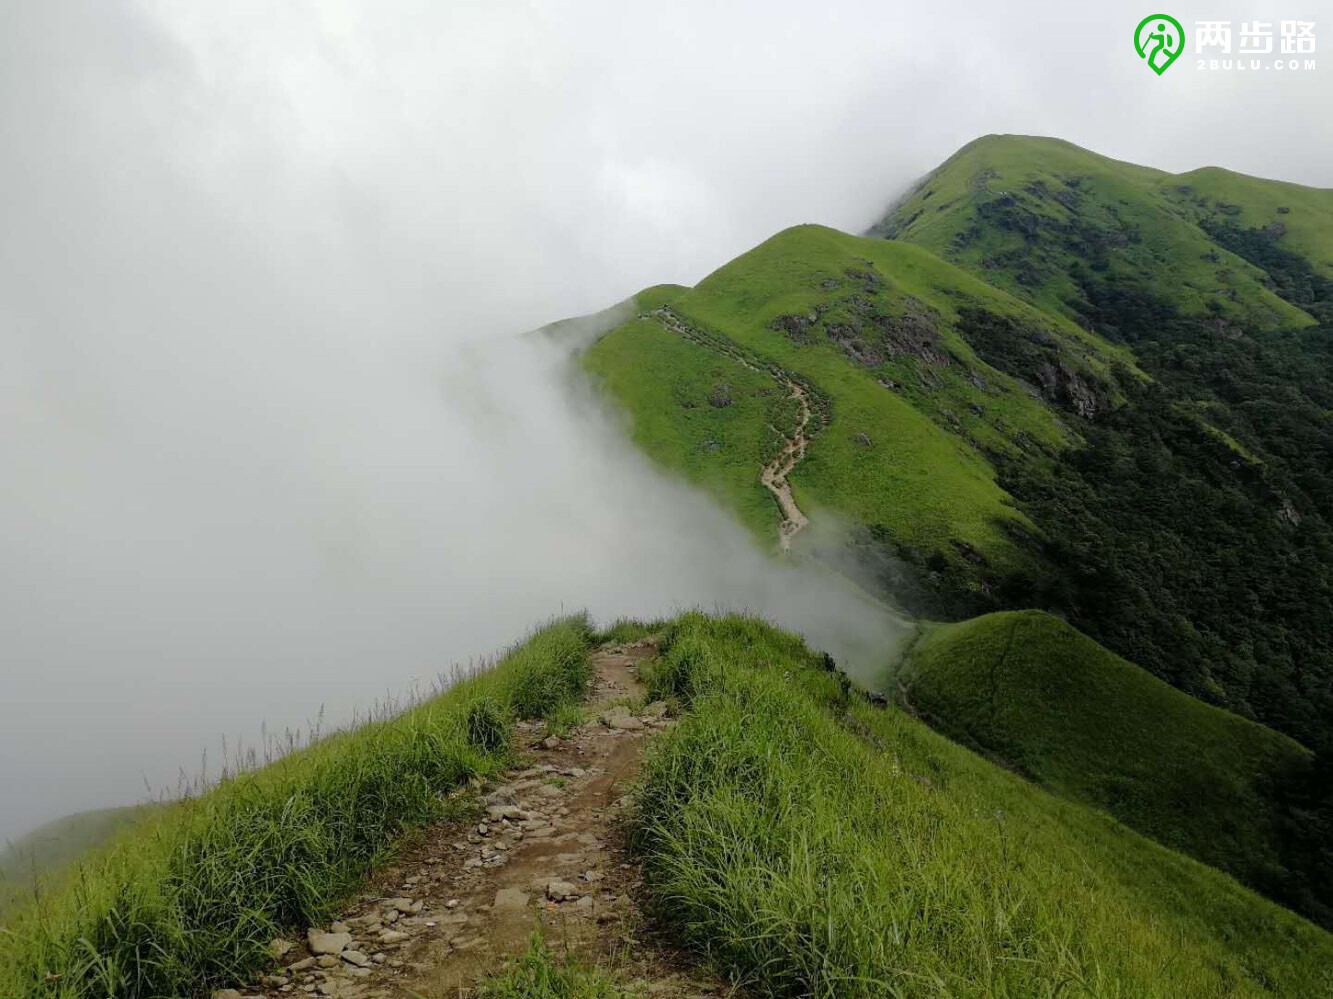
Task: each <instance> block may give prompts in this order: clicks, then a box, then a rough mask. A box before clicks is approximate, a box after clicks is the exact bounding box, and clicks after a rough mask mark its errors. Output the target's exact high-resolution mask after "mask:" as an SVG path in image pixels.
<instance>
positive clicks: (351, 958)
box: [342, 950, 370, 968]
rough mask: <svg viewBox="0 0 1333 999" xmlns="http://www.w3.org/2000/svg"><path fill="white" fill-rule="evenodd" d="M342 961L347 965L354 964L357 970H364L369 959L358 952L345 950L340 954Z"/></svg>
mask: <svg viewBox="0 0 1333 999" xmlns="http://www.w3.org/2000/svg"><path fill="white" fill-rule="evenodd" d="M342 959H343V960H344V961H346V962H347V963H348V964H354V965H356V966H357V967H358V968H364V967H365V966H366V965H368V964H369V963H370V958H368V957H366V955H365V954H362V953H361V952H360V951H359V950H345V951H343V952H342Z"/></svg>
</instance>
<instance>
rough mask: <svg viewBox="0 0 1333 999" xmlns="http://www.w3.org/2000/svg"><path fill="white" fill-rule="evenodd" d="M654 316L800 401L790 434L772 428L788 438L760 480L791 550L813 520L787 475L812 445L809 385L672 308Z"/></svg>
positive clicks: (780, 541)
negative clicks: (763, 363) (763, 376)
mask: <svg viewBox="0 0 1333 999" xmlns="http://www.w3.org/2000/svg"><path fill="white" fill-rule="evenodd" d="M650 315H651V316H652V317H653V318H655V319H656V320H657V321H658V322H660V323H661V324H662V325H663V326H664V327H666V328H667V329H668V330H670V331H671V332H673V333H676V334H678V335H679V336H681V337H684V338H685V339H686V340H689V341H690V342H691V343H695V344H698V345H699V346H701V347H705V348H707V349H708V350H712V351H714V352H716V353H719V354H722V355H723V356H724V357H727V358H728V359H730V360H732V361H735V362H736V363H737V364H740V365H743V366H745V367H747V368H749V369H750V370H751V371H758V372H760V373H761V374H767V375H769V376H771V377H772V378H773V379H775V380H776V381H777V382H778V384H779V385H782V386H783V387H784V388H786V390H787V392H788V394H789V397H790V398H791V399H792V400H794V401H795V402H796V406H797V413H798V414H799V416H798V418H797V421H796V428H795V429H794V430H793V431H792V432H791V433H790V434H788V433H787V432H785V431H783V430H781V429H779V428H778V427H773V428H772V429H773V430H774V432H776V433H777V434H778V435H779V436H781V437H783V438H784V442H783V446H782V450H781V451H779V452H778V456H777V457H776V458H774V459H773V460H772V461H770V462H768V463H767V464H765V465H764V466H763V467H762V468H761V469H760V471H759V481H760V482H761V483H762V484H763V486H764V488H765V489H767V490H768V491H769V492H770V493H772V494H773V499H774V500H776V501H777V504H778V511H779V512H780V514H781V520H780V521H779V523H778V544H779V545H780V546H781V548H782V550H783V551H789V550H790V549H791V543H792V539H793V538H794V537H796V535H797V534H799V533H800V532H801V530H802V529H803V528H805V527H806V525H808V524H809V523H810V520H809V518H807V517H806V515H805V514H804V513H802V512H801V508H800V507H799V506H797V505H796V498H795V497H794V496H793V495H792V490H791V483H790V482H789V481H788V480H787V476H789V475H790V474H791V472H792V469H794V468H795V467H796V466H797V465H798V464H799V463H800V461H801V459H802V458H804V457H805V452H806V449H807V448H808V447H809V446H810V437H809V429H810V397H809V394H808V393H807V391H806V389H805V386H803V385H801V383H800V382H798V381H796V380H795V379H793V378H792V377H790V376H789V375H788V374H787V373H786V372H785V371H783V370H782V369H781V368H779V367H777V366H776V365H772V366H769V367H766V368H765V367H760V366H759V365H758V364H756V363H755V362H754V361H752V360H751V359H750V358H748V357H747V356H746V355H745V354H744V353H743V352H742V351H741V350H740V349H739V348H737V347H736V346H735V345H734V344H732V343H730V342H729V341H726V340H722V339H720V338H717V337H711V336H706V335H704V334H703V333H701V332H700V331H699V330H697V329H695V328H694V327H693V326H691V325H690V324H689V323H688V322H686V321H685V320H684V319H683V318H681V316H680V315H678V314H677V313H676V312H674V311H672V309H671V307H670V306H666V305H664V306H662V307H661V308H660V309H656V310H654V311H653V312H652V313H650ZM770 426H771V424H770Z"/></svg>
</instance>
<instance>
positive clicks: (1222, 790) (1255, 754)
mask: <svg viewBox="0 0 1333 999" xmlns="http://www.w3.org/2000/svg"><path fill="white" fill-rule="evenodd" d="M898 679H899V684H900V688H901V690H902V692H903V697H904V698H905V700H906V702H907V703H908V704H910V706H911V708H912V709H913V710H914V711H915V712H918V713H920V714H921V715H922V716H923V717H924V718H925V719H926V720H928V721H929V722H930V723H931V725H932V726H933V727H935V728H936V729H937V730H939V731H942V732H944V733H945V734H946V735H949V736H950V737H952V738H954V739H956V740H958V741H960V742H962V743H963V744H964V745H969V746H974V747H977V748H979V749H981V750H982V751H983V752H985V753H987V754H988V755H991V756H993V757H997V758H998V759H1000V760H1001V761H1002V762H1004V763H1005V764H1006V765H1008V766H1010V767H1012V768H1014V769H1015V770H1017V771H1018V772H1019V773H1022V774H1023V775H1025V776H1027V777H1029V778H1031V779H1033V780H1035V781H1037V782H1038V783H1039V784H1041V785H1042V786H1043V787H1046V788H1049V789H1051V790H1053V791H1055V792H1056V793H1057V794H1060V795H1063V796H1065V797H1068V798H1071V799H1073V800H1076V801H1082V802H1086V803H1088V804H1091V805H1094V806H1095V807H1098V808H1104V809H1106V810H1107V811H1108V812H1110V813H1111V814H1112V815H1114V816H1116V818H1118V819H1120V820H1121V821H1122V822H1124V823H1125V824H1126V825H1129V826H1132V827H1133V828H1135V829H1137V830H1139V831H1140V832H1142V833H1144V834H1145V835H1148V836H1151V837H1152V838H1154V839H1156V840H1157V841H1158V842H1161V843H1164V844H1165V845H1167V846H1170V847H1172V848H1173V849H1177V850H1181V851H1183V852H1185V853H1188V854H1190V855H1191V856H1194V857H1197V858H1198V859H1199V860H1202V861H1204V862H1205V863H1208V864H1212V865H1213V866H1215V867H1219V868H1221V869H1222V870H1225V871H1228V872H1230V873H1231V874H1233V875H1234V876H1235V877H1237V878H1238V879H1240V880H1241V881H1243V882H1245V883H1247V884H1249V885H1251V886H1253V887H1255V888H1257V889H1259V890H1261V891H1263V892H1265V893H1266V894H1270V895H1274V896H1276V897H1280V898H1283V899H1284V900H1285V901H1288V902H1289V903H1295V904H1298V905H1301V907H1302V908H1303V909H1304V910H1306V911H1312V910H1313V911H1318V909H1319V906H1320V903H1319V900H1318V895H1319V892H1317V891H1311V890H1310V889H1311V887H1312V886H1311V880H1312V878H1314V879H1316V885H1317V881H1318V878H1319V872H1315V871H1308V872H1304V871H1289V870H1287V867H1286V864H1287V863H1289V859H1288V858H1285V857H1284V856H1283V845H1282V840H1281V834H1282V819H1281V817H1280V815H1279V811H1280V809H1279V805H1278V803H1277V802H1276V801H1275V800H1274V797H1273V795H1274V792H1275V791H1276V790H1277V789H1278V788H1279V787H1281V786H1283V785H1285V784H1286V783H1288V782H1289V781H1291V780H1292V779H1294V778H1295V776H1296V775H1298V774H1300V773H1302V772H1304V771H1306V770H1308V768H1309V767H1310V763H1311V757H1310V753H1309V752H1308V751H1307V750H1305V749H1303V748H1302V747H1301V746H1300V745H1298V744H1297V743H1295V742H1293V741H1292V740H1290V739H1288V738H1286V737H1284V736H1282V735H1279V734H1278V733H1276V732H1274V731H1272V730H1271V729H1267V728H1264V727H1263V726H1261V725H1257V724H1255V723H1254V722H1250V721H1247V720H1245V719H1243V718H1239V717H1237V716H1235V715H1233V714H1230V713H1228V712H1226V711H1222V710H1219V709H1217V708H1214V707H1211V706H1209V705H1207V704H1204V703H1202V702H1200V701H1197V700H1195V699H1194V698H1192V697H1188V696H1186V695H1184V694H1182V693H1180V692H1179V691H1178V690H1176V689H1174V688H1173V687H1171V686H1169V685H1167V684H1166V683H1163V682H1162V681H1161V680H1158V679H1157V678H1156V677H1154V676H1152V675H1151V674H1149V673H1147V672H1146V671H1144V670H1142V669H1140V668H1139V667H1137V666H1134V665H1133V664H1131V663H1128V662H1126V661H1125V660H1123V659H1121V658H1120V657H1119V656H1116V655H1114V654H1113V653H1111V652H1108V651H1107V650H1106V649H1104V648H1102V647H1101V646H1099V645H1097V643H1095V642H1093V641H1092V640H1091V639H1089V638H1087V637H1085V636H1084V635H1081V634H1079V633H1078V632H1077V631H1075V630H1074V629H1073V628H1071V627H1069V625H1067V624H1065V623H1064V622H1063V621H1060V620H1058V619H1057V618H1054V617H1051V616H1050V615H1048V614H1043V613H1041V612H1039V611H1025V612H1018V613H1013V612H1011V613H1000V614H990V615H987V616H985V617H981V618H976V619H974V620H971V621H964V622H962V623H959V624H950V625H933V626H929V627H928V628H927V629H926V631H925V633H924V635H923V637H922V638H921V640H920V641H919V642H918V643H917V644H916V646H915V647H914V648H913V650H912V655H911V657H910V660H909V662H908V663H907V665H906V667H905V669H904V671H903V673H902V675H901V676H900V677H899V678H898ZM1325 887H1327V886H1325ZM1302 903H1304V904H1302ZM1324 915H1327V910H1324Z"/></svg>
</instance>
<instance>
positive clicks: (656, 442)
mask: <svg viewBox="0 0 1333 999" xmlns="http://www.w3.org/2000/svg"><path fill="white" fill-rule="evenodd" d="M585 363H586V366H587V368H588V370H589V371H591V372H592V373H593V374H594V375H596V376H597V377H598V378H599V379H600V382H601V384H602V386H603V387H604V388H605V390H606V391H607V392H608V393H609V394H610V395H611V396H612V397H613V398H615V399H618V400H633V409H632V423H631V425H630V427H629V431H630V434H631V436H632V437H633V439H634V442H635V443H636V444H637V445H638V446H639V447H641V448H642V449H643V450H644V451H645V452H647V453H648V454H649V455H650V456H651V457H652V458H654V459H656V460H657V461H659V462H660V463H662V464H663V465H665V466H667V467H668V468H671V469H673V470H677V471H680V472H683V473H684V474H685V476H686V477H687V478H689V479H690V480H691V481H693V482H695V483H696V484H698V485H700V486H702V487H703V488H704V489H706V490H707V491H708V492H709V493H711V494H712V495H713V496H714V497H715V498H717V499H719V500H720V501H722V502H724V503H726V504H727V505H729V506H731V507H732V508H733V509H734V510H735V511H736V513H737V514H738V515H739V517H740V519H741V520H742V521H743V522H744V523H745V524H746V525H747V526H748V527H749V528H750V529H751V530H752V531H754V533H755V535H756V536H757V537H765V536H767V537H769V538H770V539H771V538H775V537H776V534H775V530H776V527H775V525H776V524H777V520H778V514H777V507H776V505H775V504H774V502H773V498H772V496H770V495H769V493H768V491H767V490H766V489H764V487H763V486H762V485H761V484H760V482H759V468H760V466H761V465H763V463H764V462H765V461H766V460H768V459H769V458H770V457H771V455H772V453H773V449H774V447H775V446H780V441H779V437H778V435H777V434H776V433H775V432H774V431H772V430H771V429H770V427H769V424H770V422H771V414H772V411H773V409H774V407H775V406H777V405H778V404H779V403H780V402H781V400H782V399H783V397H784V393H782V392H781V391H780V390H779V389H778V387H777V385H776V383H775V382H774V381H773V379H772V378H770V377H768V376H767V375H762V374H759V373H757V372H754V371H750V370H749V369H747V368H745V367H743V366H741V365H739V364H737V363H735V362H734V361H730V360H728V359H726V358H724V357H722V356H721V355H719V354H716V353H714V352H712V351H710V350H707V349H705V348H703V347H699V346H697V345H695V344H693V343H690V342H689V341H687V340H684V339H682V338H681V337H679V336H676V335H674V334H671V333H668V332H667V331H666V330H665V329H664V328H663V327H662V326H661V324H660V323H658V322H656V321H654V320H651V319H639V320H635V321H633V322H630V323H628V324H627V325H625V326H622V327H620V328H619V329H618V330H617V331H616V332H615V334H614V335H612V336H609V337H606V338H604V339H602V340H601V341H599V342H598V343H597V344H596V345H595V346H594V347H593V348H592V349H591V350H590V351H589V352H588V354H587V355H586V361H585ZM719 386H726V393H727V397H728V398H729V399H730V404H729V405H727V406H725V407H717V406H714V405H712V404H711V403H710V402H709V398H710V396H711V395H712V394H713V393H714V392H715V391H717V390H718V389H719Z"/></svg>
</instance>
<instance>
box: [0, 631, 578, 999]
mask: <svg viewBox="0 0 1333 999" xmlns="http://www.w3.org/2000/svg"><path fill="white" fill-rule="evenodd" d="M589 634H590V628H589V624H588V621H587V619H586V617H584V616H581V615H579V616H574V617H569V618H565V619H562V620H558V621H555V622H554V623H552V624H550V625H548V626H546V627H544V628H541V629H540V630H538V631H537V632H535V633H534V634H533V635H532V636H531V637H530V638H528V640H527V641H526V642H524V643H522V644H521V645H519V646H517V647H516V648H514V649H513V650H511V651H510V652H509V653H508V654H507V655H505V656H504V657H503V658H502V659H501V660H500V661H499V663H498V664H496V665H495V667H494V668H492V669H490V670H487V671H485V672H480V673H478V674H476V675H474V676H471V677H469V678H465V679H462V680H460V682H458V683H457V684H455V685H454V686H453V687H452V688H450V689H449V690H448V691H447V692H445V693H443V694H441V695H439V696H437V697H434V698H431V699H429V700H426V701H424V702H422V703H420V704H417V705H415V706H413V707H410V708H409V709H407V710H406V711H404V712H403V713H401V714H399V715H397V716H395V717H389V718H384V719H381V720H379V721H375V722H372V723H369V724H365V725H363V726H361V727H359V728H356V729H354V730H351V731H347V732H343V733H338V734H335V735H332V736H329V737H327V738H325V739H323V740H322V741H320V742H318V743H316V744H315V745H313V746H310V747H309V748H306V749H303V750H299V751H297V752H294V753H293V754H291V755H290V756H287V757H285V758H283V759H281V760H278V761H277V762H274V763H272V764H270V765H269V766H265V767H262V768H260V769H256V770H253V771H249V772H240V773H234V774H233V775H232V776H230V777H228V778H227V779H225V780H224V781H223V782H222V783H221V784H219V785H217V786H216V787H214V788H213V789H211V790H209V791H207V792H206V793H204V794H202V795H200V796H198V797H194V798H191V799H187V800H185V801H182V802H180V803H178V804H176V805H173V806H171V807H170V808H168V809H165V810H164V811H163V813H162V814H159V815H157V816H155V817H154V818H153V819H152V820H150V821H148V822H146V823H145V824H143V825H142V826H139V827H137V828H136V829H134V830H133V831H132V832H131V833H130V834H128V835H127V836H126V837H124V838H123V839H122V840H120V841H119V842H117V843H116V844H115V845H113V846H112V847H110V848H109V849H108V850H107V851H105V852H104V853H103V854H101V855H99V856H96V857H94V858H92V859H91V860H89V861H88V862H86V863H84V864H83V865H81V866H80V867H79V868H78V869H77V870H76V871H75V872H74V873H73V874H71V875H70V876H69V877H68V878H67V880H66V881H65V882H64V883H63V884H62V885H61V886H60V887H59V888H57V889H56V890H54V891H52V892H50V893H49V894H46V895H44V896H41V897H39V898H37V899H36V900H34V901H33V902H32V903H31V904H30V905H28V906H27V907H26V908H24V909H23V910H21V911H20V912H18V913H17V914H16V915H15V916H14V917H13V918H12V919H11V920H10V921H9V923H8V925H7V926H4V927H0V996H4V997H5V999H36V997H42V999H94V997H96V999H106V997H116V999H122V997H123V999H139V997H159V996H183V995H190V994H192V993H196V992H199V991H203V990H206V989H208V988H212V987H218V986H222V985H229V984H235V983H238V982H243V981H246V980H248V979H249V978H250V977H251V976H252V975H253V974H254V973H255V972H257V971H258V970H259V969H262V968H264V967H265V966H266V965H267V964H269V963H270V961H271V958H270V957H269V954H268V951H267V945H268V944H269V942H270V941H271V940H272V939H273V938H274V937H276V936H278V935H280V934H282V933H292V932H300V931H301V930H303V929H304V927H306V926H307V925H311V924H316V923H319V922H321V921H322V920H324V919H325V918H326V917H327V916H328V915H329V914H330V913H331V912H332V911H333V910H334V908H335V907H336V906H337V904H338V903H339V902H340V901H341V900H342V899H343V898H344V897H345V896H346V895H347V894H348V893H349V892H351V891H352V890H353V889H354V888H355V887H356V886H357V885H358V884H359V883H360V881H361V879H362V878H363V877H364V876H365V874H366V873H367V872H368V870H369V869H370V867H371V866H372V864H373V863H374V862H375V861H376V860H377V859H378V858H381V857H382V856H383V855H384V853H385V851H386V850H388V849H389V848H390V847H391V846H392V845H393V844H394V843H395V842H396V841H397V840H398V839H399V838H400V837H401V836H402V835H403V834H404V833H405V832H406V831H408V830H409V829H411V828H412V827H414V826H417V825H420V824H421V823H424V822H426V821H429V820H431V819H433V818H436V817H438V816H440V815H441V814H443V812H444V811H445V810H446V809H447V807H448V800H449V799H448V792H450V791H451V790H452V789H455V788H458V787H460V786H461V785H463V784H465V783H466V782H467V781H468V780H469V779H471V778H473V777H484V776H488V775H490V774H493V773H496V772H498V771H499V770H500V769H502V768H503V767H504V766H505V765H506V763H507V762H508V760H509V758H510V753H509V744H510V738H509V737H510V730H511V728H512V724H513V721H514V720H515V719H516V718H518V717H536V716H540V715H545V714H547V713H549V712H553V711H555V710H557V709H558V708H559V707H560V706H561V705H563V704H566V703H568V702H570V701H571V700H576V699H581V698H582V697H583V696H584V694H585V692H586V689H587V684H588V680H589V678H590V666H589V661H588V641H589Z"/></svg>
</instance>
